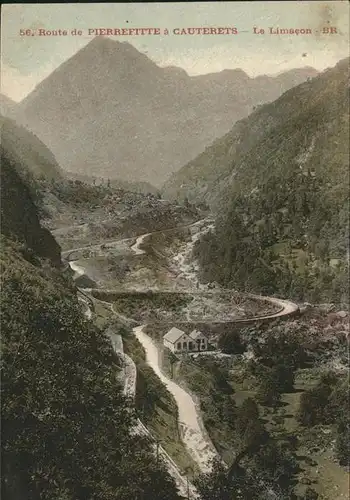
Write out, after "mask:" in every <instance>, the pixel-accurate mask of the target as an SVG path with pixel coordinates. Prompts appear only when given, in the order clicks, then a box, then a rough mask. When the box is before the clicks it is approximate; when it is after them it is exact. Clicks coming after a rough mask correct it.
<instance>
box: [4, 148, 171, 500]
mask: <svg viewBox="0 0 350 500" xmlns="http://www.w3.org/2000/svg"><path fill="white" fill-rule="evenodd" d="M2 153H3V152H2ZM2 160H3V161H2V170H1V174H2V179H1V180H2V182H1V198H2V213H1V216H2V224H1V229H2V235H1V239H2V240H1V278H2V293H1V312H2V322H1V326H2V356H1V357H2V367H1V378H2V394H1V397H2V405H1V419H2V429H1V439H2V471H1V472H2V474H1V480H2V495H3V496H2V498H4V500H22V499H31V500H32V499H33V500H35V499H39V498H40V499H48V500H54V499H57V500H63V499H64V500H69V499H70V500H77V499H78V498H81V499H87V498H89V499H101V500H102V499H103V500H107V499H111V500H112V499H118V500H123V499H124V500H130V499H131V498H133V499H135V500H136V499H139V500H141V499H144V500H146V499H148V498H152V499H155V500H156V499H158V500H176V499H177V498H179V496H178V493H177V489H176V486H175V483H174V481H173V479H172V478H171V477H170V476H169V475H168V473H167V472H166V470H165V467H164V466H163V464H162V462H161V460H157V459H156V456H155V454H154V453H153V451H152V448H151V444H150V443H149V442H148V441H147V440H146V439H145V438H142V437H140V436H138V435H135V433H133V426H134V424H135V418H136V417H135V415H134V410H133V409H132V408H131V406H130V404H129V402H128V401H127V400H126V399H125V398H124V396H123V394H122V390H121V386H120V382H119V379H120V377H119V375H120V371H121V361H120V359H119V358H118V357H117V355H116V354H115V353H114V351H113V349H112V345H111V343H110V341H109V340H108V338H107V336H106V335H105V333H104V332H103V331H102V330H100V329H99V328H97V327H96V326H95V325H94V324H93V323H91V322H89V321H87V320H86V318H85V317H84V315H83V313H82V311H81V307H80V305H79V303H78V300H77V297H76V290H75V288H74V286H73V283H72V281H71V278H70V276H69V273H68V275H67V274H66V273H63V272H62V269H61V267H62V266H61V263H60V257H59V247H58V245H57V243H56V242H55V241H54V239H53V237H52V236H51V235H50V233H49V232H48V231H46V230H43V229H42V228H41V226H40V222H39V217H38V209H37V207H36V205H35V203H34V202H33V200H32V199H31V195H30V189H29V188H28V187H27V186H26V185H25V183H24V181H23V180H22V179H21V178H20V176H19V175H18V173H17V168H20V167H21V166H20V165H19V166H18V165H17V168H16V169H15V168H14V167H13V166H11V163H10V162H9V161H8V159H7V155H6V154H5V153H4V154H2Z"/></svg>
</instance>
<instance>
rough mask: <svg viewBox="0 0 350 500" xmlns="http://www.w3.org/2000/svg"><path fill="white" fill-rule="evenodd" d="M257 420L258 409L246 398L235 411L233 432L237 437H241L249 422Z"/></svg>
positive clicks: (252, 401) (254, 403)
mask: <svg viewBox="0 0 350 500" xmlns="http://www.w3.org/2000/svg"><path fill="white" fill-rule="evenodd" d="M258 419H259V408H258V405H257V404H256V402H255V401H254V400H253V399H252V398H247V399H245V400H244V401H243V403H242V404H241V406H240V407H239V408H238V409H237V415H236V422H235V430H236V433H237V436H242V435H243V433H244V432H245V430H246V427H247V424H248V422H250V421H253V422H255V421H257V420H258Z"/></svg>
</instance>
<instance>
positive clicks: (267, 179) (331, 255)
mask: <svg viewBox="0 0 350 500" xmlns="http://www.w3.org/2000/svg"><path fill="white" fill-rule="evenodd" d="M348 110H349V101H348V60H344V61H341V62H340V63H338V65H337V66H336V67H335V68H333V69H330V70H327V71H325V72H324V73H322V74H321V75H320V76H318V77H316V78H314V79H313V80H311V81H310V82H306V83H304V84H302V85H300V86H298V87H296V88H294V89H292V90H290V91H289V92H287V93H285V94H284V95H283V96H282V97H281V98H280V99H278V100H277V101H275V102H274V103H272V104H268V105H266V106H264V107H263V108H261V109H260V110H258V111H256V113H254V114H253V115H251V116H250V117H249V118H248V119H247V120H244V121H242V122H240V123H239V124H237V126H236V127H234V129H233V131H232V133H230V134H228V135H227V136H225V137H224V138H223V139H222V141H221V142H220V143H216V144H215V145H214V146H213V147H212V148H210V150H209V151H208V152H207V154H206V153H203V155H202V159H201V158H198V159H197V160H196V163H193V164H192V165H188V166H187V167H185V168H184V170H183V172H182V175H183V176H184V178H186V179H189V180H188V181H186V182H187V187H188V189H189V191H186V189H185V186H183V187H182V188H181V190H184V192H186V194H187V195H188V197H190V198H191V196H192V197H194V198H195V199H196V200H198V199H199V200H205V201H206V202H208V203H209V204H211V205H212V206H213V207H214V208H216V209H217V210H218V211H219V214H220V215H219V216H218V218H217V223H216V229H215V232H214V233H209V234H208V235H206V236H205V237H204V239H203V240H202V242H200V243H199V244H198V245H197V248H196V251H195V253H196V256H197V257H198V258H199V261H200V264H201V269H202V278H203V279H204V280H205V281H219V282H220V283H222V284H224V285H225V286H232V287H238V288H240V289H242V288H244V289H246V290H258V291H260V292H263V293H270V294H271V293H278V294H280V295H284V296H289V297H294V298H295V299H307V300H313V301H322V300H323V301H325V300H326V301H327V300H335V301H340V302H344V303H347V289H348V287H347V276H348V270H347V266H346V259H345V258H346V255H347V252H348V215H347V214H348V185H349V177H348V154H349V149H348V136H349V113H348ZM216 152H218V156H217V157H216ZM201 162H202V165H204V167H203V168H204V173H203V170H202V167H201ZM220 162H222V167H223V168H222V169H219V168H218V165H219V164H220ZM206 169H207V170H206ZM207 171H208V172H209V174H208V175H207V174H206V172H207ZM186 172H190V175H189V176H188V177H186ZM220 176H221V177H220ZM195 179H196V180H195ZM199 179H202V180H201V181H200V180H199ZM180 182H182V180H179V181H178V182H177V184H176V183H175V184H176V185H178V184H179V183H180ZM184 182H185V181H184ZM184 182H183V184H184ZM200 182H201V183H202V184H203V185H205V190H207V191H206V192H204V188H203V193H202V194H199V195H198V196H197V194H198V192H199V191H198V189H199V188H198V186H199V183H200ZM175 184H174V185H175ZM193 186H194V189H192V187H193ZM219 200H220V201H219Z"/></svg>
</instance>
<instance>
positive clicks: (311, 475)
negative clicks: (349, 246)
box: [174, 322, 349, 500]
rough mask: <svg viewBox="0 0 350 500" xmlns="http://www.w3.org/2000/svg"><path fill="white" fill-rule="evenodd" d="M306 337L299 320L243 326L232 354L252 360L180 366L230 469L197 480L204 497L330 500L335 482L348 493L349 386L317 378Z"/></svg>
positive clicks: (338, 379)
mask: <svg viewBox="0 0 350 500" xmlns="http://www.w3.org/2000/svg"><path fill="white" fill-rule="evenodd" d="M308 335H309V332H308V329H307V328H306V327H305V324H303V323H300V322H298V323H296V322H290V323H289V322H286V323H281V324H275V325H270V326H266V325H261V326H259V327H248V328H242V329H241V330H240V331H239V332H234V336H233V337H234V341H233V351H234V350H235V345H236V343H238V345H239V346H241V345H246V346H248V345H249V346H250V348H251V350H252V353H253V358H252V359H251V360H246V359H244V358H242V357H241V355H240V354H236V353H234V354H233V356H232V359H231V360H230V359H229V358H227V359H223V360H216V361H214V360H213V359H205V358H201V359H198V360H183V361H181V364H180V366H177V367H176V368H174V373H175V378H177V380H178V381H181V380H182V381H183V382H185V383H186V385H187V386H188V387H189V389H190V390H191V391H193V393H194V394H196V395H197V397H198V398H199V400H200V403H201V409H202V411H203V417H204V422H205V426H206V428H207V430H208V433H209V435H210V437H211V439H212V440H213V442H214V444H215V446H216V447H217V449H218V450H219V451H220V454H221V456H222V457H223V458H224V460H225V462H226V463H227V465H228V469H225V468H222V466H220V465H219V464H217V465H216V467H215V468H214V471H213V472H212V473H211V474H209V475H204V476H203V475H202V476H200V477H199V478H198V480H197V482H196V484H197V487H198V489H199V491H200V493H201V495H202V498H203V499H207V500H217V499H220V500H221V499H227V500H235V499H242V500H243V499H244V500H248V499H249V500H250V499H253V500H254V499H256V500H265V499H266V498H270V497H269V495H270V494H271V491H272V492H274V493H275V494H276V495H277V497H278V498H282V499H285V500H287V499H288V500H291V499H294V500H302V499H303V500H305V499H307V498H309V499H311V498H314V499H316V498H319V499H323V500H326V499H327V500H333V498H334V487H335V485H338V484H339V485H340V490H339V493H342V494H345V495H346V493H345V492H346V491H347V479H346V471H345V470H343V469H342V466H343V465H347V463H348V455H349V453H348V450H349V439H348V434H346V432H345V433H344V431H346V430H347V429H349V421H348V417H347V415H348V412H347V410H346V408H347V402H348V386H347V380H346V378H345V377H344V376H342V375H340V374H337V376H335V375H334V374H333V373H325V374H323V375H320V370H319V369H318V368H317V367H316V360H317V359H318V358H320V356H321V359H322V354H319V351H318V347H317V345H314V346H312V345H310V342H309V340H308V338H309V337H308ZM227 337H228V336H227V335H225V336H223V339H222V340H221V342H223V341H224V342H227V341H228V338H227ZM321 373H322V372H321ZM218 374H220V376H218ZM222 375H223V377H222ZM228 402H229V404H228ZM335 460H336V461H337V462H338V465H336V464H335V463H334V462H335ZM317 469H321V470H322V474H317V472H318V470H317ZM337 487H339V486H337ZM269 492H270V493H269ZM271 498H274V497H273V495H272V496H271Z"/></svg>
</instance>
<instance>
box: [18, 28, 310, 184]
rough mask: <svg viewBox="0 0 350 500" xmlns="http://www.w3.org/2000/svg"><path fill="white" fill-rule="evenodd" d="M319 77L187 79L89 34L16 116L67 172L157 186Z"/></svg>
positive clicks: (227, 73) (234, 73)
mask: <svg viewBox="0 0 350 500" xmlns="http://www.w3.org/2000/svg"><path fill="white" fill-rule="evenodd" d="M316 74H317V72H316V70H314V69H312V68H311V69H306V70H305V69H303V68H301V69H296V70H292V71H289V72H288V73H287V74H285V73H284V74H282V75H279V76H277V77H258V78H250V77H249V76H248V75H246V74H245V73H244V72H243V71H242V70H241V69H233V70H224V71H221V72H219V73H212V74H208V75H200V76H189V75H187V73H186V72H185V71H184V70H183V69H181V68H176V67H165V68H161V67H159V66H158V65H157V64H156V63H155V62H153V61H152V60H151V59H149V57H147V55H145V54H142V53H140V52H139V51H138V50H137V49H136V48H135V47H133V46H132V45H131V44H130V43H128V42H119V41H114V40H111V39H108V38H105V37H96V38H94V39H93V40H92V41H91V42H90V43H89V44H87V45H86V46H85V47H84V48H83V49H81V50H80V51H79V52H78V53H76V54H75V55H74V56H72V57H71V58H70V59H68V60H67V61H65V62H64V63H63V64H62V65H61V66H60V67H58V68H57V69H56V70H55V71H53V73H52V74H51V75H49V76H48V77H47V78H46V79H45V80H44V81H42V82H41V83H40V84H39V85H38V86H37V87H36V88H35V89H34V90H33V91H32V92H31V94H29V95H28V96H27V97H26V98H25V99H24V100H23V101H22V102H21V103H19V105H18V114H17V117H18V119H19V120H20V121H21V123H23V124H24V125H25V126H27V127H28V128H30V129H31V130H33V132H34V133H35V134H37V135H38V136H39V137H40V138H41V139H42V140H43V141H44V142H45V144H47V145H48V147H49V148H50V149H51V150H52V151H53V153H54V154H55V156H56V158H57V160H58V162H59V164H60V165H61V166H62V167H63V168H64V169H66V170H69V171H71V172H74V173H84V174H87V175H97V176H101V177H105V178H121V179H123V180H126V181H142V182H150V183H151V184H153V185H155V186H157V187H159V186H160V185H161V184H162V183H163V182H164V181H165V180H166V179H167V178H168V177H169V175H170V174H171V173H172V172H175V171H177V170H178V169H179V168H180V167H182V166H183V165H184V164H186V163H187V162H188V161H189V160H191V159H193V158H195V157H196V156H197V155H198V154H199V153H200V152H201V151H202V150H203V149H204V148H205V146H207V145H208V144H210V143H211V142H212V141H213V140H214V139H215V138H217V137H220V136H221V135H223V134H224V133H226V132H228V130H229V129H230V128H231V127H232V125H233V124H234V123H235V122H236V121H237V120H238V119H241V118H243V117H245V116H247V115H248V114H249V112H251V111H252V109H253V107H254V106H256V105H257V104H262V103H264V102H267V101H271V100H274V99H275V98H277V97H278V96H279V95H281V94H282V93H283V92H285V91H286V90H288V89H289V88H291V87H293V86H295V85H297V84H299V83H301V82H302V81H304V80H305V79H306V78H308V77H313V76H315V75H316Z"/></svg>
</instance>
